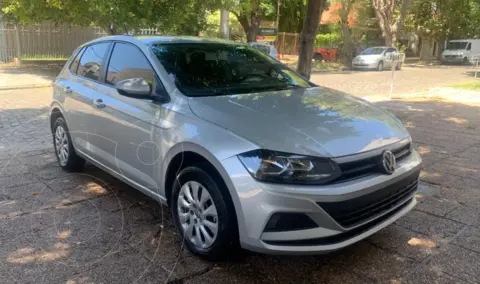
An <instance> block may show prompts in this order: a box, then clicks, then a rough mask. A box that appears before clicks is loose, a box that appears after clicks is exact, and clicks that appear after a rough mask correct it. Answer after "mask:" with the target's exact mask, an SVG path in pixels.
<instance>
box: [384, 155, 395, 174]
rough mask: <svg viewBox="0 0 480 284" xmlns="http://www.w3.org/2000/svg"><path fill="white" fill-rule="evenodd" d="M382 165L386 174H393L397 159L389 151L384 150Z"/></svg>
mask: <svg viewBox="0 0 480 284" xmlns="http://www.w3.org/2000/svg"><path fill="white" fill-rule="evenodd" d="M382 167H383V171H384V172H385V173H386V174H389V175H391V174H393V172H394V171H395V168H396V167H397V161H396V159H395V155H394V154H393V153H392V152H390V151H384V152H383V154H382Z"/></svg>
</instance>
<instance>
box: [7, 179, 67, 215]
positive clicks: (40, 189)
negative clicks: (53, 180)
mask: <svg viewBox="0 0 480 284" xmlns="http://www.w3.org/2000/svg"><path fill="white" fill-rule="evenodd" d="M63 202H64V199H63V197H62V196H60V195H58V194H55V193H54V192H52V191H51V190H50V189H49V188H48V187H46V186H45V185H44V184H41V183H38V184H29V185H23V186H19V187H11V188H6V189H0V219H5V218H8V217H9V216H10V217H12V216H17V215H23V214H27V213H32V212H36V211H40V210H44V209H47V208H54V207H56V206H58V205H60V204H62V203H63Z"/></svg>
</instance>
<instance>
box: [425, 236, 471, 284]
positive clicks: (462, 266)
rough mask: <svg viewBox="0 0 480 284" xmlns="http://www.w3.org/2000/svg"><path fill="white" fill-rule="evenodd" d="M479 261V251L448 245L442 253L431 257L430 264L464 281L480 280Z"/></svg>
mask: <svg viewBox="0 0 480 284" xmlns="http://www.w3.org/2000/svg"><path fill="white" fill-rule="evenodd" d="M479 263H480V254H479V253H477V252H474V251H471V250H467V249H464V248H461V247H458V246H455V245H448V246H447V247H446V248H445V250H444V251H443V252H442V253H440V254H439V255H437V256H435V257H433V258H432V260H431V262H430V265H431V266H432V267H435V268H438V269H439V270H440V271H442V272H445V273H448V274H450V275H452V276H454V277H457V278H459V279H462V280H464V281H470V282H480V273H479V271H478V264H479Z"/></svg>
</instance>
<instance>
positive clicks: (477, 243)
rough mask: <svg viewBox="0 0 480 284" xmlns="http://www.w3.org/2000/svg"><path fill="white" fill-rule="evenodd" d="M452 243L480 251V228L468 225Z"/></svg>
mask: <svg viewBox="0 0 480 284" xmlns="http://www.w3.org/2000/svg"><path fill="white" fill-rule="evenodd" d="M451 243H452V244H455V245H457V246H460V247H464V248H466V249H470V250H473V251H476V252H478V253H480V229H479V228H474V227H467V228H465V229H464V230H462V232H461V233H460V234H459V235H457V236H456V237H455V238H454V239H453V240H452V242H451Z"/></svg>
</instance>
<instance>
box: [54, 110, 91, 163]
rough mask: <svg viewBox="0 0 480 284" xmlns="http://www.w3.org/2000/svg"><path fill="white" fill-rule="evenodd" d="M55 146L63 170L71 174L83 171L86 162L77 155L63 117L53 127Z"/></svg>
mask: <svg viewBox="0 0 480 284" xmlns="http://www.w3.org/2000/svg"><path fill="white" fill-rule="evenodd" d="M53 146H54V148H55V155H56V156H57V161H58V163H59V164H60V167H62V169H64V170H66V171H69V172H76V171H81V170H82V169H83V167H84V165H85V160H84V159H82V158H81V157H80V156H78V155H77V153H75V149H74V148H73V143H72V138H71V136H70V133H69V131H68V127H67V123H66V122H65V120H64V119H63V117H58V118H57V119H56V120H55V124H54V125H53Z"/></svg>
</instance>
